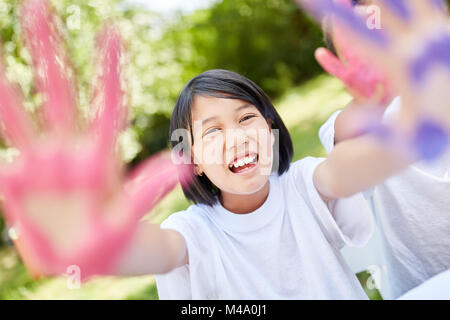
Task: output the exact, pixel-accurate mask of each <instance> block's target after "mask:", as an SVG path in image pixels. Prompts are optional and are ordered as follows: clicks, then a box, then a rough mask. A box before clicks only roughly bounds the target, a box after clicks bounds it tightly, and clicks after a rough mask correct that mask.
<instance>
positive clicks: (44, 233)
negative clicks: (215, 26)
mask: <svg viewBox="0 0 450 320" xmlns="http://www.w3.org/2000/svg"><path fill="white" fill-rule="evenodd" d="M54 19H55V18H54V16H53V14H52V12H51V10H50V7H49V6H48V4H47V3H46V2H45V1H44V0H29V1H26V2H25V3H24V6H23V8H22V14H21V21H22V29H23V32H24V37H25V39H26V44H27V46H28V48H29V50H30V53H31V56H32V58H33V67H34V69H35V83H36V87H37V89H38V91H39V92H40V94H41V95H42V98H43V104H42V115H43V116H42V126H41V128H39V130H38V128H37V126H36V125H35V124H34V122H33V121H32V120H31V118H30V117H29V116H28V114H26V113H25V112H24V111H23V108H22V106H21V100H22V99H21V95H20V92H19V91H18V90H17V89H16V88H15V87H14V86H13V85H12V84H11V83H9V82H8V80H7V78H6V75H5V70H4V67H3V66H2V65H0V118H1V120H2V124H3V129H4V130H3V133H4V137H5V138H6V139H7V141H9V142H10V143H11V144H12V145H14V146H15V147H16V148H17V149H19V151H20V155H19V156H18V157H17V158H16V159H15V161H14V162H13V163H11V164H7V165H6V164H5V165H3V167H2V168H1V172H0V188H1V193H2V194H3V208H4V214H5V218H6V221H7V223H8V224H9V225H10V226H12V227H13V228H14V230H16V233H18V234H19V238H18V240H17V241H16V244H17V246H18V248H19V251H20V252H21V255H22V257H23V258H24V260H25V262H26V264H27V265H28V267H29V268H30V269H31V271H32V272H33V273H35V274H36V273H41V272H42V273H45V274H60V273H62V272H65V270H66V268H67V267H68V266H69V265H77V266H79V267H80V269H81V277H82V278H83V279H84V278H85V277H87V276H90V275H93V274H104V273H107V272H108V271H109V270H110V268H111V267H112V261H114V258H116V257H117V255H118V254H119V253H120V249H121V248H123V246H126V244H127V241H129V240H130V238H131V235H132V234H133V231H134V230H135V227H136V225H137V223H138V221H139V219H140V218H141V217H142V216H143V215H144V214H145V213H147V212H148V211H149V210H150V209H151V208H152V207H153V206H154V205H155V204H156V202H157V201H158V200H159V199H161V197H162V196H163V195H165V194H166V193H167V192H168V191H169V190H171V189H172V188H173V187H174V186H175V185H176V183H177V181H178V174H177V170H176V168H175V167H174V165H173V164H172V162H171V161H170V158H168V157H167V156H158V157H157V158H154V159H150V160H149V161H147V162H145V163H144V164H142V165H141V166H140V167H138V168H137V169H136V170H135V171H134V172H132V173H131V174H130V175H129V176H125V173H124V168H123V166H122V163H121V161H120V158H119V156H118V153H117V150H116V147H115V146H116V138H117V134H118V132H119V131H120V130H121V129H123V128H124V126H125V125H126V108H125V102H126V101H125V97H126V94H125V88H123V87H122V86H123V76H122V66H121V64H122V59H123V57H122V56H123V52H122V42H121V39H120V37H119V35H118V33H117V31H116V30H115V28H114V27H107V28H105V29H104V30H103V31H102V32H101V33H100V34H99V37H98V42H97V48H98V54H99V67H100V72H99V76H98V78H97V79H96V85H95V87H94V88H93V99H92V102H93V105H92V108H94V110H95V111H96V116H95V117H94V119H93V120H92V121H90V122H89V123H86V124H81V123H80V122H79V121H77V101H76V92H75V90H74V88H75V87H76V86H75V81H74V77H73V72H71V69H70V68H69V63H68V59H67V56H66V53H65V51H64V50H63V46H62V41H61V38H60V35H59V34H58V32H57V28H56V25H55V20H54Z"/></svg>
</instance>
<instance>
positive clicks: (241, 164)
mask: <svg viewBox="0 0 450 320" xmlns="http://www.w3.org/2000/svg"><path fill="white" fill-rule="evenodd" d="M258 158H259V156H258V154H253V155H248V156H246V157H243V158H240V159H238V160H236V161H234V162H233V163H231V164H230V165H229V166H228V169H229V170H230V171H231V172H233V173H242V172H245V171H248V170H250V169H252V168H254V167H255V166H256V165H257V163H258Z"/></svg>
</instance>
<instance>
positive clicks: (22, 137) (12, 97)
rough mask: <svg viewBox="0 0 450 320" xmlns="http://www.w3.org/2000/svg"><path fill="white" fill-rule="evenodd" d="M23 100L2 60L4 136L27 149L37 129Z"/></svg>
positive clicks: (0, 104)
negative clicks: (9, 77) (7, 73)
mask: <svg viewBox="0 0 450 320" xmlns="http://www.w3.org/2000/svg"><path fill="white" fill-rule="evenodd" d="M22 101H23V99H22V93H21V91H20V90H19V88H18V87H17V86H15V85H13V84H12V83H10V82H9V80H8V79H7V77H6V70H5V68H4V65H3V63H2V61H0V120H1V126H2V127H3V130H2V131H3V136H4V138H5V139H6V140H8V142H9V143H10V144H12V145H14V146H15V147H17V148H19V149H21V150H25V149H28V148H29V147H30V146H31V142H32V140H33V137H34V136H35V130H34V127H33V126H34V124H33V122H32V121H31V119H30V118H29V117H28V115H27V113H26V112H25V110H24V108H23V105H22Z"/></svg>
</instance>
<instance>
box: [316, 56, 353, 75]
mask: <svg viewBox="0 0 450 320" xmlns="http://www.w3.org/2000/svg"><path fill="white" fill-rule="evenodd" d="M315 57H316V60H317V62H318V63H319V64H320V65H321V66H322V68H323V69H324V70H325V71H326V72H328V73H329V74H331V75H332V76H334V77H336V78H339V79H341V80H343V78H345V73H346V72H345V71H346V68H345V66H344V65H343V64H342V62H341V61H340V60H339V59H338V58H337V57H336V56H335V55H334V54H333V53H332V52H331V51H330V50H328V49H325V48H318V49H317V50H316V52H315Z"/></svg>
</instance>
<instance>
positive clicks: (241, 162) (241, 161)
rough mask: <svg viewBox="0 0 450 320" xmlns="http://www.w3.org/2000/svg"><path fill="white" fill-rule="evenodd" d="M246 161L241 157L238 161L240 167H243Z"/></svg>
mask: <svg viewBox="0 0 450 320" xmlns="http://www.w3.org/2000/svg"><path fill="white" fill-rule="evenodd" d="M244 164H245V163H244V160H242V159H239V161H238V165H239V166H240V167H242V166H243V165H244Z"/></svg>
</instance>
